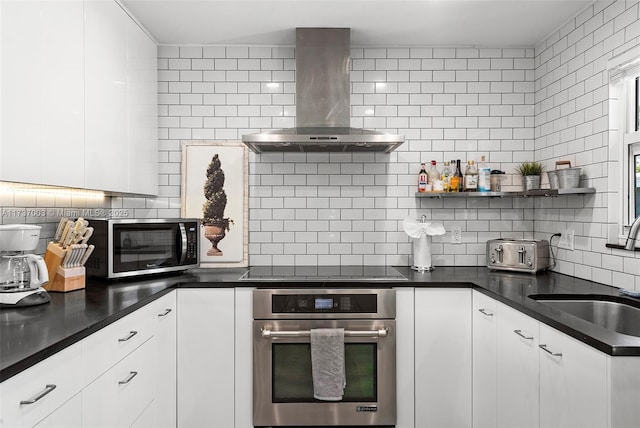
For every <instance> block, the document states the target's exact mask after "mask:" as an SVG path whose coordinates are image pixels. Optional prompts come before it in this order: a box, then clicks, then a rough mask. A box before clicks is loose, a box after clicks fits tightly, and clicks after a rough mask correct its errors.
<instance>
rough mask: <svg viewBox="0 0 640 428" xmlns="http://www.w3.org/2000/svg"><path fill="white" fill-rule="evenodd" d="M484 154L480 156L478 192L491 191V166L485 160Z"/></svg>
mask: <svg viewBox="0 0 640 428" xmlns="http://www.w3.org/2000/svg"><path fill="white" fill-rule="evenodd" d="M484 159H485V158H484V156H480V163H479V164H478V192H490V191H491V168H489V167H488V166H487V164H486V163H485V161H484Z"/></svg>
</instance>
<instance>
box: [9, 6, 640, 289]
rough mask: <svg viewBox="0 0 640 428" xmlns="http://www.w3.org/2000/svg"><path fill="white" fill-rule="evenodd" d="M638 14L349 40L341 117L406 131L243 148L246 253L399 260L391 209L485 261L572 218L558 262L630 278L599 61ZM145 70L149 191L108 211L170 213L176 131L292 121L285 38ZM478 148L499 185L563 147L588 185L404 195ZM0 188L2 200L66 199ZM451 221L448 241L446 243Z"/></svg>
mask: <svg viewBox="0 0 640 428" xmlns="http://www.w3.org/2000/svg"><path fill="white" fill-rule="evenodd" d="M639 13H640V12H639V11H638V3H637V2H623V1H613V2H611V1H597V2H595V3H593V4H592V5H591V6H589V7H587V8H585V9H584V10H583V11H582V12H581V13H580V14H578V15H577V16H576V17H574V18H573V19H572V20H570V21H569V22H567V23H566V24H565V25H563V27H562V28H560V29H558V30H557V31H556V32H554V33H553V34H551V35H549V36H548V37H547V38H546V39H545V40H543V41H542V42H541V43H539V45H537V46H536V47H531V48H470V47H464V48H463V47H460V48H440V47H428V46H426V47H371V48H369V47H367V48H362V47H354V48H352V50H351V58H352V61H351V82H352V83H351V112H352V115H351V116H352V119H351V125H352V126H354V127H361V128H374V129H377V130H383V131H388V132H393V133H400V134H404V135H405V136H406V142H405V143H404V144H403V145H402V146H401V147H400V148H399V149H398V150H397V151H395V152H394V153H392V154H388V155H384V154H373V153H349V154H329V153H307V154H291V153H270V154H261V155H256V154H253V153H251V154H250V159H249V162H250V165H249V170H250V176H249V181H250V182H249V213H248V215H249V242H250V246H249V262H250V264H252V265H269V264H285V265H323V264H343V265H348V264H389V265H408V264H410V263H411V258H410V255H411V250H412V249H411V242H410V240H409V238H408V237H407V236H406V234H405V233H404V232H403V230H402V220H403V219H404V218H405V217H407V216H410V217H415V218H417V217H420V216H422V215H425V216H426V217H427V219H429V220H430V221H437V222H441V223H443V224H444V226H445V228H446V230H447V234H446V235H444V236H441V237H434V246H433V254H434V264H435V265H436V266H443V265H447V266H463V265H478V266H479V265H484V264H485V257H484V252H485V249H484V243H485V241H486V240H488V239H493V238H497V237H523V238H533V237H535V238H538V239H549V238H550V237H551V234H553V233H556V232H559V231H561V230H564V229H567V228H573V229H574V230H575V236H576V240H575V250H574V251H568V250H559V251H558V250H556V254H557V256H558V264H557V267H556V268H555V270H556V271H559V272H562V273H567V274H570V275H574V276H577V277H580V278H585V279H592V280H596V281H600V282H604V283H607V284H615V285H622V286H625V287H627V288H633V287H634V286H635V288H636V289H640V279H639V278H640V258H636V257H635V256H634V255H633V254H632V255H629V253H626V252H623V251H615V250H609V249H607V248H605V246H604V244H605V242H606V236H607V228H608V224H607V198H608V195H607V189H608V180H607V177H608V171H607V159H608V138H607V127H608V104H607V97H608V89H607V80H608V76H607V71H606V61H607V59H609V58H611V57H612V56H613V55H616V54H618V53H620V52H623V51H624V50H626V49H628V48H630V47H631V46H634V45H636V44H638V43H639V42H640V40H639V39H638V37H639V36H640V19H639ZM507 42H508V41H506V43H507ZM158 73H159V74H158V92H159V94H158V95H159V107H158V112H159V130H158V136H159V161H160V168H159V171H160V176H159V182H160V195H159V197H158V198H150V199H137V198H112V199H111V200H110V201H108V202H107V204H108V205H109V206H110V207H111V208H116V209H124V210H129V211H130V212H131V213H132V214H133V215H134V216H137V217H176V216H179V215H180V204H181V202H180V183H181V176H180V165H181V146H180V144H181V141H184V140H239V139H240V137H241V135H242V134H247V133H253V132H258V131H261V130H266V129H275V128H283V127H284V128H286V127H292V126H294V125H295V49H294V48H293V47H270V46H160V47H159V48H158ZM482 155H485V156H486V158H487V162H488V164H489V165H490V166H491V168H493V169H502V170H504V171H506V172H507V176H506V180H505V183H504V184H505V187H504V188H505V189H506V190H519V189H520V179H519V177H517V176H516V175H515V174H514V167H515V166H516V165H517V164H518V163H520V162H523V161H529V160H534V159H535V160H540V161H542V162H543V163H544V164H545V165H546V167H547V169H553V168H555V161H556V160H560V159H569V160H571V161H572V163H573V164H574V165H576V166H581V167H582V168H583V174H585V175H586V177H587V179H586V181H583V183H582V184H583V186H589V187H595V188H596V189H597V193H596V194H593V195H585V196H568V197H558V198H536V199H498V198H496V199H486V198H482V199H466V200H465V199H427V198H420V199H418V198H415V196H414V194H415V190H416V188H417V180H416V175H417V173H418V169H419V165H420V162H429V161H430V160H432V159H433V160H436V161H437V162H438V166H439V167H442V164H443V161H445V160H451V159H461V160H462V161H463V163H464V162H465V161H466V160H468V159H473V160H475V161H478V160H479V159H480V156H482ZM546 185H547V181H546V177H543V186H546ZM0 197H2V198H3V199H2V200H1V201H2V206H3V207H4V208H5V209H13V208H20V207H25V206H60V205H61V204H62V205H63V206H75V204H71V205H69V204H64V203H61V202H55V203H53V202H51V201H49V202H46V201H38V202H37V203H36V202H33V201H27V203H23V201H22V200H21V199H20V198H17V199H11V200H10V201H9V200H8V199H7V196H6V195H0ZM74 202H75V201H74ZM34 204H35V205H34ZM80 206H85V205H82V203H81V204H80ZM8 220H9V217H4V216H3V219H2V221H3V222H5V223H6V222H8ZM17 220H18V221H25V222H31V223H38V222H40V219H38V218H33V217H28V216H25V217H20V218H18V219H17ZM453 226H457V227H460V228H461V229H462V241H463V242H462V244H451V243H450V240H451V239H450V230H451V228H452V227H453ZM554 243H555V241H554ZM622 283H624V284H622ZM636 284H637V285H636Z"/></svg>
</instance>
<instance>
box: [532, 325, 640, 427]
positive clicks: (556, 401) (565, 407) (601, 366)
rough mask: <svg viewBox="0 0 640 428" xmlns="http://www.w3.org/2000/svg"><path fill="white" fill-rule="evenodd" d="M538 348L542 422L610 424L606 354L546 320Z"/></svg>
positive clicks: (578, 425) (596, 425)
mask: <svg viewBox="0 0 640 428" xmlns="http://www.w3.org/2000/svg"><path fill="white" fill-rule="evenodd" d="M539 348H540V426H541V427H544V428H553V427H558V428H574V427H575V428H578V427H607V426H609V425H608V421H607V405H606V403H607V356H606V355H605V354H603V353H601V352H599V351H597V350H595V349H593V348H591V347H589V346H588V345H585V344H584V343H581V342H578V341H577V340H575V339H573V338H571V337H569V336H567V335H565V334H562V333H560V332H559V331H557V330H555V329H553V328H551V327H549V326H547V325H545V324H540V344H539ZM637 404H640V403H637Z"/></svg>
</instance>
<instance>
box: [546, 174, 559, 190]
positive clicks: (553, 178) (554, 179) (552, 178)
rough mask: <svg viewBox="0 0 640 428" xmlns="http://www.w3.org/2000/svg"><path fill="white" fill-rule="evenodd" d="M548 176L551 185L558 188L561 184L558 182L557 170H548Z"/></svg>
mask: <svg viewBox="0 0 640 428" xmlns="http://www.w3.org/2000/svg"><path fill="white" fill-rule="evenodd" d="M547 177H549V187H550V188H552V189H557V188H558V187H559V186H560V184H559V182H558V174H556V172H555V171H547Z"/></svg>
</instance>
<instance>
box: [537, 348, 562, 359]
mask: <svg viewBox="0 0 640 428" xmlns="http://www.w3.org/2000/svg"><path fill="white" fill-rule="evenodd" d="M538 348H540V349H542V350H543V351H544V352H546V353H547V354H550V355H553V356H554V357H562V352H553V351H551V350H549V348H547V345H538Z"/></svg>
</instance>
